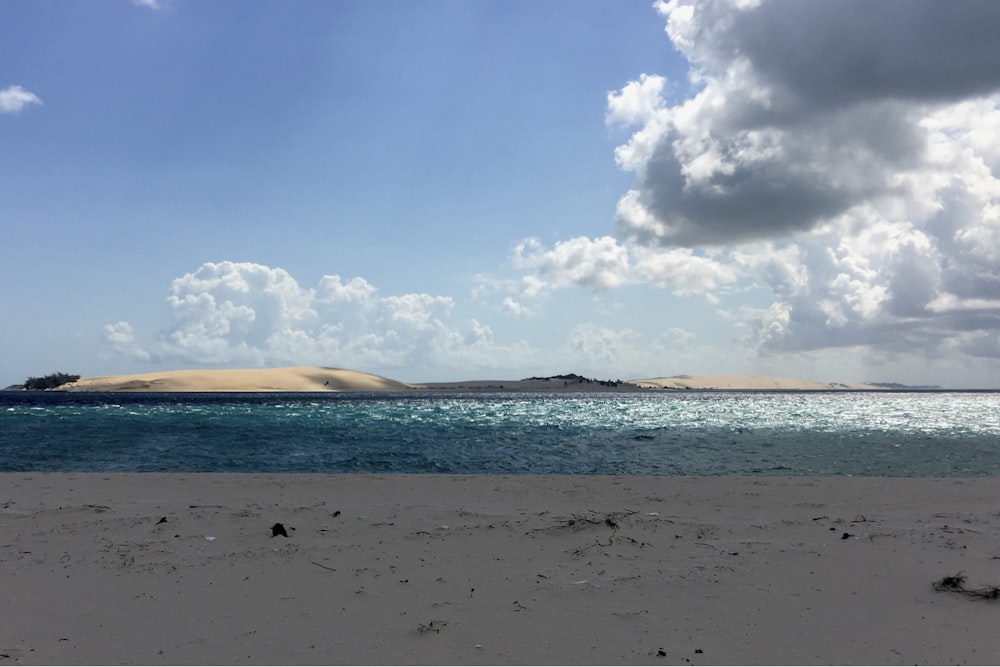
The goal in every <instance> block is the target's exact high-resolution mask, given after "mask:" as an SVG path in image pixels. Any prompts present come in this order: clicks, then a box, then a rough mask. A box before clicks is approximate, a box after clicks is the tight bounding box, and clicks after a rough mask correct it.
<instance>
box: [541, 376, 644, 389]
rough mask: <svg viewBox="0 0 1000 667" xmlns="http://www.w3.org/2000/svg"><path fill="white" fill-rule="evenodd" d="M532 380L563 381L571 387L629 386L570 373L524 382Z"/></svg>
mask: <svg viewBox="0 0 1000 667" xmlns="http://www.w3.org/2000/svg"><path fill="white" fill-rule="evenodd" d="M531 380H547V381H552V380H562V381H563V386H569V385H570V384H574V383H575V384H599V385H601V386H602V387H618V386H621V385H623V384H628V383H627V382H623V381H621V380H597V379H594V378H588V377H583V376H582V375H577V374H576V373H569V374H567V375H550V376H548V377H530V378H525V379H524V381H525V382H527V381H531Z"/></svg>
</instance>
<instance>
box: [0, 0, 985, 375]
mask: <svg viewBox="0 0 1000 667" xmlns="http://www.w3.org/2000/svg"><path fill="white" fill-rule="evenodd" d="M855 5H857V6H855ZM2 15H3V17H2V20H0V230H2V232H3V242H2V243H0V272H2V274H0V275H2V276H3V279H4V284H5V285H6V289H5V290H4V296H3V298H2V300H0V312H2V317H3V320H4V322H5V324H4V326H3V327H2V328H0V349H2V350H3V351H4V352H3V354H2V355H0V385H6V384H11V383H14V382H19V381H22V380H23V379H24V378H25V377H27V376H28V375H42V374H45V373H48V372H55V371H65V372H76V373H81V374H83V375H100V374H117V373H131V372H144V371H154V370H161V369H176V368H193V367H257V366H284V365H299V364H319V365H328V366H338V367H346V368H355V369H359V370H365V371H370V372H375V373H379V374H383V375H387V376H390V377H393V378H397V379H401V380H407V381H422V380H459V379H472V378H484V379H485V378H495V379H516V378H519V377H525V376H528V375H550V374H557V373H567V372H579V373H582V374H586V375H591V376H597V377H601V378H623V379H626V378H642V377H656V376H663V375H674V374H679V373H691V374H696V373H717V372H733V373H759V374H767V375H787V376H796V377H804V378H808V379H817V380H845V381H846V380H857V381H865V380H870V381H897V382H906V383H931V384H941V385H944V386H950V387H995V386H1000V381H998V380H996V379H995V378H998V377H1000V375H998V371H1000V362H998V358H1000V179H998V178H997V177H998V175H1000V172H998V169H1000V111H998V101H1000V46H998V45H997V44H996V40H995V39H994V38H993V35H994V34H996V32H995V31H996V30H997V29H1000V12H998V10H997V6H996V5H995V4H993V3H989V2H966V3H958V4H955V5H953V4H951V3H929V2H921V1H916V2H895V1H887V2H884V3H878V4H877V5H872V4H871V3H863V2H858V3H855V2H854V1H853V0H851V1H848V2H845V3H843V4H841V3H808V2H807V3H793V4H788V3H784V4H782V3H778V4H777V5H776V4H774V3H772V2H767V1H765V2H761V3H756V2H739V3H735V2H734V3H730V2H722V1H719V2H714V1H713V2H703V3H698V4H697V5H695V6H687V5H686V4H685V3H683V2H671V3H657V4H656V5H653V4H651V3H650V2H647V1H645V0H644V1H642V2H633V1H631V0H627V1H625V0H615V1H614V2H612V1H610V0H607V1H604V2H598V1H584V2H566V1H560V0H552V1H548V2H499V1H496V2H494V1H488V0H482V1H462V2H459V1H456V2H444V1H432V2H427V3H405V2H380V3H372V2H348V1H344V2H319V1H316V2H280V3H279V2H258V1H256V0H229V1H226V0H218V1H213V2H200V1H195V0H157V1H155V2H154V1H152V0H147V1H145V2H133V1H131V0H90V1H88V2H76V1H70V0H64V1H49V0H37V1H31V2H28V1H24V2H21V1H16V0H15V1H13V2H8V3H5V4H4V6H3V9H2ZM931 47H932V48H931ZM931 54H933V55H931Z"/></svg>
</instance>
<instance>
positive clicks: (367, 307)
mask: <svg viewBox="0 0 1000 667" xmlns="http://www.w3.org/2000/svg"><path fill="white" fill-rule="evenodd" d="M167 303H168V305H169V307H170V310H171V315H172V317H171V324H170V326H169V327H167V328H166V329H164V330H163V331H161V332H160V334H159V336H158V338H157V339H156V340H155V341H154V342H153V343H151V344H143V343H141V342H140V341H139V339H138V338H137V337H136V335H135V333H134V331H133V329H132V326H131V324H130V323H128V322H125V321H121V322H116V323H113V324H108V325H107V326H106V327H105V329H104V339H105V342H106V343H107V344H108V345H109V346H111V348H113V349H114V350H115V351H116V352H117V353H119V354H122V355H125V356H128V357H131V358H133V359H135V360H137V361H143V362H146V361H150V362H164V361H167V362H170V363H174V364H176V363H178V362H180V363H184V364H195V365H215V366H219V365H232V364H238V365H249V366H280V365H298V364H320V365H337V366H343V367H347V368H359V369H365V370H372V371H385V372H390V371H393V370H397V371H398V370H399V369H405V370H427V369H431V368H433V367H434V366H435V365H443V366H449V367H452V366H454V365H456V364H457V365H459V366H462V365H465V366H466V367H468V368H473V369H476V368H483V367H490V366H492V365H494V360H496V359H499V358H504V357H505V356H507V355H511V354H522V355H524V354H529V353H530V350H527V349H513V348H502V347H499V346H496V345H494V343H493V334H492V331H491V330H490V328H489V327H488V326H485V325H483V324H481V323H479V322H477V321H476V320H474V319H469V320H464V321H462V320H459V319H458V318H456V317H454V316H453V315H452V310H453V307H454V303H453V301H452V299H451V298H450V297H442V296H432V295H429V294H402V295H390V296H382V295H380V294H379V292H378V290H377V289H376V288H375V287H374V286H373V285H371V284H370V283H368V282H367V281H366V280H364V279H363V278H353V279H351V280H346V281H345V280H343V279H342V278H340V277H339V276H336V275H327V276H323V278H322V279H321V280H320V281H319V284H318V285H317V286H316V287H303V286H302V285H300V284H299V283H298V281H296V280H295V278H293V277H292V276H291V275H290V274H289V273H288V272H287V271H285V270H284V269H281V268H274V267H269V266H264V265H261V264H254V263H249V262H228V261H226V262H218V263H211V262H210V263H206V264H203V265H202V266H201V267H200V268H199V269H198V270H197V271H195V272H193V273H188V274H186V275H184V276H181V277H180V278H177V279H175V280H174V281H173V283H172V285H171V287H170V294H169V296H168V297H167Z"/></svg>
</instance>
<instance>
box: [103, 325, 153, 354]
mask: <svg viewBox="0 0 1000 667" xmlns="http://www.w3.org/2000/svg"><path fill="white" fill-rule="evenodd" d="M103 335H104V342H105V343H106V344H107V345H108V346H109V347H111V349H112V350H114V352H115V353H116V354H119V355H122V356H124V357H127V358H130V359H134V360H136V361H152V360H153V355H151V354H150V353H149V352H147V351H146V350H145V349H143V347H142V346H141V345H139V344H138V343H137V342H136V340H135V332H133V331H132V325H130V324H129V323H128V322H113V323H111V324H107V325H105V326H104V332H103Z"/></svg>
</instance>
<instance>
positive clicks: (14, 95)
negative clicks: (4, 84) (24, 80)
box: [0, 86, 42, 113]
mask: <svg viewBox="0 0 1000 667" xmlns="http://www.w3.org/2000/svg"><path fill="white" fill-rule="evenodd" d="M41 103H42V100H41V99H40V98H39V97H38V95H35V94H34V93H32V92H31V91H28V90H25V89H24V88H22V87H21V86H10V87H8V88H5V89H3V90H0V113H18V112H19V111H21V110H22V109H24V107H26V106H28V105H31V104H41Z"/></svg>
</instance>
